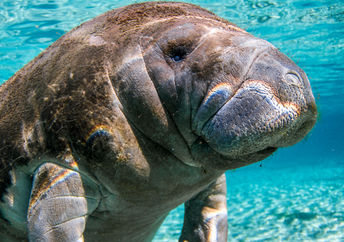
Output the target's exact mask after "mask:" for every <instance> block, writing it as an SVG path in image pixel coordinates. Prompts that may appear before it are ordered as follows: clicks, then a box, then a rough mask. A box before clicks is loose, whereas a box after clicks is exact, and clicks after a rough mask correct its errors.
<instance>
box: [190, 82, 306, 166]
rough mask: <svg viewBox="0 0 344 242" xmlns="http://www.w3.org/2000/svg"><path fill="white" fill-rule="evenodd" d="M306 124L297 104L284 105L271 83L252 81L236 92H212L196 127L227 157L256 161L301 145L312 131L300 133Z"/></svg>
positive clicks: (222, 89)
mask: <svg viewBox="0 0 344 242" xmlns="http://www.w3.org/2000/svg"><path fill="white" fill-rule="evenodd" d="M206 110H208V111H209V110H210V114H211V115H209V113H208V116H206ZM303 123H304V121H303V118H300V108H299V106H298V105H297V104H295V103H291V102H284V103H283V102H281V101H280V99H279V98H277V97H276V95H275V92H274V90H273V89H272V88H271V87H270V86H269V85H268V84H266V83H265V82H263V81H257V80H249V81H246V82H244V84H242V85H241V86H240V87H239V88H238V90H237V91H236V92H235V93H233V92H232V90H231V89H230V87H228V86H226V85H224V86H223V87H222V88H221V91H217V92H212V95H211V96H210V97H208V98H206V100H205V101H204V102H203V103H202V105H201V106H200V109H199V111H198V113H197V114H196V115H195V119H194V123H193V128H194V131H195V133H196V134H197V135H198V136H199V137H202V139H203V140H204V141H205V142H206V143H207V144H208V145H209V147H210V148H211V149H212V150H214V151H215V152H217V153H219V154H221V155H222V156H223V157H227V158H231V159H236V160H242V159H248V160H249V161H251V160H252V161H253V160H257V159H258V160H261V159H264V158H266V157H267V156H269V155H271V154H272V153H273V152H275V151H276V150H277V147H282V146H288V145H291V144H294V143H296V142H298V141H299V140H300V137H302V138H303V136H304V135H305V134H306V133H307V132H308V131H309V129H308V128H307V130H302V134H301V135H299V134H297V132H298V131H300V128H301V126H302V124H303ZM258 160H257V161H258Z"/></svg>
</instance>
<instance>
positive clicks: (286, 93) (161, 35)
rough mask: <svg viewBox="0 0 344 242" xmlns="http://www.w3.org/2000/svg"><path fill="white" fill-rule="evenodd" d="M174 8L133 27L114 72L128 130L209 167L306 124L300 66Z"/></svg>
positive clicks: (195, 11)
mask: <svg viewBox="0 0 344 242" xmlns="http://www.w3.org/2000/svg"><path fill="white" fill-rule="evenodd" d="M175 7H179V8H180V9H181V11H180V12H179V13H176V14H174V15H173V16H164V15H162V16H161V17H155V18H154V19H148V20H147V21H146V22H143V23H142V24H141V25H140V26H135V27H136V28H135V31H133V33H134V32H135V35H136V38H135V41H132V42H131V44H129V45H130V46H131V47H130V48H127V50H128V51H127V52H125V51H124V53H126V54H125V56H126V57H125V58H123V62H122V65H121V68H119V69H118V72H117V74H116V76H115V77H114V79H116V80H114V82H116V83H117V84H115V86H117V90H118V91H117V92H118V93H119V96H120V99H121V102H122V103H125V104H124V105H125V106H126V109H130V110H131V111H126V112H127V116H129V119H131V120H132V123H133V124H134V125H135V126H136V127H138V129H140V130H141V131H142V132H143V133H144V134H145V135H147V136H149V137H150V138H151V139H153V140H155V141H156V142H157V143H159V144H162V146H164V147H165V148H166V149H168V150H170V152H172V153H173V154H174V155H175V156H176V157H178V158H179V159H180V160H181V161H183V162H185V163H187V164H189V165H193V166H203V167H211V168H215V169H232V168H237V167H240V166H244V165H247V164H250V163H252V162H256V161H259V160H262V159H264V158H266V157H268V156H269V155H271V154H272V153H273V152H274V151H275V150H276V149H277V148H279V147H285V146H289V145H293V144H295V143H296V142H298V141H300V140H301V139H302V138H303V137H304V136H305V135H306V134H307V133H308V132H309V131H310V130H311V128H312V127H313V126H314V123H315V121H316V113H317V111H316V106H315V101H314V97H313V94H312V91H311V87H310V84H309V81H308V79H307V76H306V74H305V73H304V71H303V70H302V69H301V68H300V67H298V66H297V65H296V64H295V63H294V62H293V61H292V60H290V59H289V58H288V57H287V56H285V55H284V54H282V53H281V52H280V51H279V50H278V49H277V48H276V47H274V46H273V45H272V44H270V43H268V42H267V41H265V40H262V39H259V38H256V37H254V36H252V35H251V34H249V33H247V32H245V31H244V30H242V29H240V28H238V27H236V26H235V25H233V24H231V23H229V22H227V21H225V20H222V19H220V18H218V17H216V16H215V15H213V14H212V13H210V12H208V11H206V10H202V9H200V8H198V7H195V6H193V5H188V4H176V6H175ZM119 80H120V81H119ZM123 80H125V82H124V81H123ZM121 83H122V85H121ZM123 83H125V84H123ZM128 83H131V84H128ZM133 88H135V89H136V91H133V90H132V89H133ZM150 89H154V91H151V90H150ZM147 90H148V91H147ZM129 96H130V100H131V101H128V99H129ZM147 100H148V101H147ZM138 103H139V104H138ZM152 106H154V108H152ZM138 113H141V114H140V115H138ZM146 113H149V114H148V115H147V118H145V115H146ZM139 116H140V118H139ZM148 116H153V117H155V118H156V119H157V120H160V121H154V120H153V121H152V119H151V118H148ZM162 119H163V120H164V121H161V120H162ZM150 126H151V127H150ZM164 129H165V130H169V131H166V132H165V131H162V130H164ZM171 133H174V134H173V135H172V136H171ZM152 137H153V138H152Z"/></svg>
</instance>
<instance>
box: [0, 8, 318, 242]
mask: <svg viewBox="0 0 344 242" xmlns="http://www.w3.org/2000/svg"><path fill="white" fill-rule="evenodd" d="M315 119H316V107H315V103H314V98H313V95H312V91H311V88H310V85H309V81H308V79H307V77H306V75H305V73H304V72H303V71H302V70H301V69H300V68H299V67H298V66H296V65H295V64H294V63H293V62H292V61H291V60H290V59H288V58H287V57H286V56H285V55H283V54H281V53H280V52H279V51H278V50H277V49H276V48H275V47H274V46H272V45H271V44H269V43H268V42H266V41H264V40H261V39H258V38H256V37H253V36H252V35H250V34H248V33H247V32H245V31H243V30H241V29H239V28H238V27H236V26H235V25H233V24H231V23H229V22H227V21H225V20H222V19H220V18H218V17H216V16H215V15H213V14H212V13H210V12H208V11H206V10H203V9H201V8H199V7H197V6H194V5H189V4H182V3H157V2H156V3H144V4H137V5H132V6H129V7H125V8H120V9H117V10H114V11H110V12H108V13H105V14H104V15H101V16H99V17H97V18H95V19H93V20H91V21H89V22H86V23H84V24H83V25H81V26H79V27H77V28H75V29H74V30H72V31H71V32H69V33H68V34H66V35H65V36H63V37H62V38H61V39H59V40H58V41H56V42H55V43H54V44H53V45H52V46H50V47H49V48H48V49H47V50H45V51H44V52H43V53H42V54H41V55H39V56H38V57H37V58H35V59H34V60H33V61H31V62H30V63H29V64H27V65H26V66H25V67H24V68H23V69H21V70H20V71H18V72H17V73H16V74H15V75H14V76H13V77H12V78H11V79H10V80H8V81H7V82H6V83H5V84H3V85H2V86H1V87H0V137H1V139H2V140H1V141H0V161H1V163H0V165H1V166H0V168H1V173H0V192H1V194H0V195H1V202H0V219H1V221H0V236H1V239H2V240H4V241H6V240H7V241H13V240H14V241H15V240H26V239H27V238H29V239H30V240H31V241H83V240H86V241H149V240H151V239H152V238H153V236H154V234H155V232H156V231H157V229H158V228H159V226H160V224H161V223H162V222H163V220H164V218H165V217H166V215H167V214H168V212H169V211H170V210H171V209H173V208H175V207H176V206H178V205H180V204H182V203H185V218H184V226H183V230H182V232H181V237H180V240H181V241H184V240H185V241H226V238H227V208H226V181H225V176H224V172H225V171H226V170H228V169H235V168H238V167H241V166H245V165H248V164H250V163H253V162H257V161H260V160H262V159H264V158H266V157H267V156H269V155H270V154H272V153H273V152H274V151H275V150H276V149H277V148H278V147H285V146H289V145H292V144H294V143H296V142H298V141H300V140H301V139H302V138H303V137H304V136H305V135H306V134H307V133H308V132H309V131H310V129H311V128H312V127H313V125H314V123H315Z"/></svg>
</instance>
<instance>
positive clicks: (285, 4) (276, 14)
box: [0, 0, 344, 241]
mask: <svg viewBox="0 0 344 242" xmlns="http://www.w3.org/2000/svg"><path fill="white" fill-rule="evenodd" d="M136 2H141V1H108V0H98V1H87V0H82V1H81V0H56V1H53V0H51V1H49V0H45V1H42V0H35V1H33V0H32V1H30V0H1V1H0V29H1V31H0V84H1V83H2V82H4V81H6V80H7V79H8V78H9V77H11V76H12V75H13V74H14V73H15V72H16V71H17V70H19V69H20V68H21V67H22V66H24V65H25V64H26V63H27V62H29V61H30V60H31V59H33V58H34V57H35V56H36V55H38V54H39V53H40V52H41V51H42V50H43V49H45V48H46V47H47V46H49V45H50V44H51V43H52V42H54V41H55V40H56V39H58V38H59V37H60V36H61V35H63V34H64V33H66V32H68V31H69V30H70V29H72V28H73V27H75V26H77V25H79V24H80V23H82V22H84V21H86V20H88V19H91V18H93V17H95V16H97V15H99V14H100V13H103V12H105V11H107V10H109V9H112V8H116V7H120V6H124V5H127V4H130V3H136ZM189 2H191V3H195V4H198V5H200V6H202V7H204V8H207V9H209V10H211V11H213V12H215V13H216V14H218V15H219V16H221V17H223V18H226V19H228V20H230V21H232V22H233V23H236V24H237V25H238V26H239V27H241V28H243V29H246V30H247V31H248V32H250V33H252V34H254V35H256V36H259V37H261V38H264V39H266V40H268V41H270V42H271V43H273V44H274V45H275V46H276V47H278V48H279V49H280V50H281V51H282V52H284V53H285V54H287V55H288V56H289V57H291V58H292V59H293V60H294V61H295V62H296V63H297V64H298V65H299V66H300V67H301V68H303V69H304V70H305V72H306V73H307V74H308V77H309V79H310V81H311V85H312V87H313V92H314V96H315V97H316V102H317V105H318V109H319V118H318V122H317V124H316V127H315V128H314V130H313V131H312V132H311V134H310V135H309V136H308V137H307V138H306V139H305V140H304V141H302V142H300V143H299V144H297V145H295V146H293V147H289V148H284V149H280V150H279V151H278V152H277V153H276V154H274V155H273V156H272V157H270V158H268V159H267V160H265V161H263V162H260V163H257V164H253V165H251V166H248V167H245V168H241V169H237V170H235V171H229V172H227V174H226V175H227V179H228V217H229V220H228V223H229V240H230V241H262V240H264V241H265V240H266V241H274V240H283V241H304V240H307V241H309V240H312V241H316V240H319V241H320V240H321V241H323V240H326V241H344V187H343V185H344V141H343V139H344V131H343V130H344V1H325V0H319V1H309V0H302V1H292V0H287V1H282V0H269V1H258V0H256V1H254V0H252V1H242V0H234V1H224V0H214V1H210V0H209V1H201V0H199V1H189ZM182 220H183V207H182V206H180V207H178V208H177V209H176V210H174V211H172V212H171V214H170V215H169V217H168V218H167V220H166V221H165V223H164V224H163V226H162V227H161V228H160V230H159V232H158V234H157V235H156V236H155V239H154V240H155V241H177V239H178V235H179V233H180V229H181V227H182Z"/></svg>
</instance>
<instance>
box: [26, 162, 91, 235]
mask: <svg viewBox="0 0 344 242" xmlns="http://www.w3.org/2000/svg"><path fill="white" fill-rule="evenodd" d="M86 214H87V202H86V198H85V193H84V188H83V185H82V181H81V177H80V174H79V173H77V172H75V171H73V170H71V169H66V168H64V167H61V166H59V165H57V164H54V163H45V164H43V165H41V166H40V167H39V168H38V169H37V170H36V172H35V174H34V180H33V186H32V190H31V196H30V203H29V208H28V212H27V221H28V230H29V239H30V241H83V232H84V229H85V222H86Z"/></svg>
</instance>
